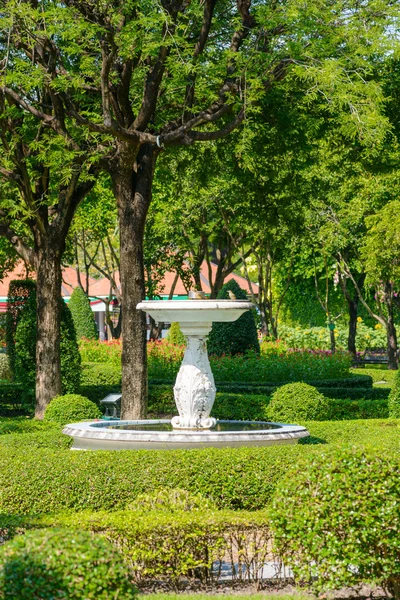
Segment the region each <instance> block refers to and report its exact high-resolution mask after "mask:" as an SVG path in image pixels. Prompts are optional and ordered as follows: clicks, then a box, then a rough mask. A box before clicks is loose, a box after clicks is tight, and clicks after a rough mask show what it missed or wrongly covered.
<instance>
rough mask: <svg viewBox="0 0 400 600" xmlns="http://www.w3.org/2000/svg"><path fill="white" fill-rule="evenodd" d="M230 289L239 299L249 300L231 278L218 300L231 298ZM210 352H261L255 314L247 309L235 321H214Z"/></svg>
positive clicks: (218, 354) (208, 345) (218, 353)
mask: <svg viewBox="0 0 400 600" xmlns="http://www.w3.org/2000/svg"><path fill="white" fill-rule="evenodd" d="M228 291H231V292H233V294H234V295H235V296H236V298H237V299H238V300H247V295H246V292H245V291H244V290H242V288H241V287H240V286H239V284H238V283H236V281H235V280H234V279H230V280H229V281H228V282H227V283H225V285H224V286H223V287H222V289H221V291H220V292H219V294H218V296H217V298H218V300H229V299H230V298H229V294H228ZM207 348H208V352H209V354H216V355H217V356H221V355H222V354H232V355H233V354H244V353H246V352H248V351H249V350H252V351H254V352H257V353H258V354H259V353H260V344H259V342H258V337H257V328H256V323H255V320H254V315H253V313H252V312H251V311H250V310H247V311H246V312H245V313H244V314H243V315H242V316H241V317H239V318H238V319H237V321H234V322H233V323H213V326H212V330H211V332H210V335H209V337H208V343H207Z"/></svg>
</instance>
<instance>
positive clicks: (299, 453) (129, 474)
mask: <svg viewBox="0 0 400 600" xmlns="http://www.w3.org/2000/svg"><path fill="white" fill-rule="evenodd" d="M305 425H306V427H308V429H309V431H310V433H311V436H312V438H311V439H309V438H305V439H304V440H303V441H302V444H298V445H295V446H272V447H266V448H257V447H253V448H224V449H215V448H207V449H201V450H166V451H156V450H153V451H144V450H141V451H135V452H132V451H129V450H121V451H118V452H115V451H96V452H70V451H69V450H68V451H65V450H54V451H53V450H50V449H44V448H42V449H41V448H37V449H36V448H34V449H30V448H29V447H26V448H21V449H20V450H18V449H13V451H12V452H10V450H9V449H8V448H1V447H0V513H11V514H26V513H36V514H38V513H52V512H57V511H60V510H65V509H73V510H75V511H78V510H84V509H93V510H112V509H113V510H120V509H124V508H126V507H127V506H129V505H132V503H134V501H135V498H136V497H137V496H138V495H139V494H142V493H150V492H152V491H155V490H157V489H159V488H176V487H178V488H184V489H186V490H187V491H189V492H192V493H200V494H202V495H203V496H205V497H207V498H208V499H209V500H210V501H211V502H213V503H214V505H215V506H216V507H218V508H229V509H235V510H237V509H246V510H257V509H261V508H264V507H265V506H267V504H268V503H269V501H270V499H271V497H272V494H273V492H274V490H275V487H276V485H277V483H278V481H279V480H280V479H281V477H282V476H283V475H284V474H285V473H286V471H287V469H288V468H289V466H290V465H291V464H295V463H297V462H298V461H299V460H300V459H301V458H302V457H304V456H307V455H310V456H314V454H318V452H320V451H321V449H323V448H324V443H330V444H332V445H339V446H341V445H343V444H352V445H359V446H363V445H364V444H373V445H374V446H376V448H377V449H379V452H383V453H385V452H389V451H390V452H397V454H399V455H400V427H399V425H400V421H399V420H397V421H396V420H388V421H375V420H370V421H368V420H366V421H361V420H360V421H343V422H342V423H333V422H327V423H323V422H320V423H316V422H314V423H310V424H305ZM312 443H313V444H315V445H312Z"/></svg>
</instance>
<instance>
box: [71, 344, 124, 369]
mask: <svg viewBox="0 0 400 600" xmlns="http://www.w3.org/2000/svg"><path fill="white" fill-rule="evenodd" d="M79 352H80V355H81V358H82V362H83V363H107V364H109V365H114V366H121V353H122V344H121V340H110V341H108V342H101V341H100V340H86V339H81V340H80V341H79Z"/></svg>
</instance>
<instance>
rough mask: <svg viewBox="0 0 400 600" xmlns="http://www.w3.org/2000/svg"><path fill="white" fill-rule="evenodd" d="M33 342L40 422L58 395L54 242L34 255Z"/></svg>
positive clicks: (58, 286)
mask: <svg viewBox="0 0 400 600" xmlns="http://www.w3.org/2000/svg"><path fill="white" fill-rule="evenodd" d="M36 256H37V262H36V272H37V291H36V297H37V318H36V323H37V341H36V410H35V416H36V418H38V419H42V418H43V415H44V411H45V410H46V406H47V405H48V403H49V402H50V400H52V399H53V398H54V397H55V396H58V395H60V394H61V360H60V294H61V252H60V248H59V244H58V243H57V242H54V240H53V241H52V240H49V241H47V242H43V244H42V245H41V247H40V249H38V250H37V253H36Z"/></svg>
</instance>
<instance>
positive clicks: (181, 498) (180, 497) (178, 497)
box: [132, 488, 212, 513]
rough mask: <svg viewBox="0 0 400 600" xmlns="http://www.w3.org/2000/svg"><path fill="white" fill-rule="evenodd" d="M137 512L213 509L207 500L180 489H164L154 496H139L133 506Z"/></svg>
mask: <svg viewBox="0 0 400 600" xmlns="http://www.w3.org/2000/svg"><path fill="white" fill-rule="evenodd" d="M132 508H134V509H135V510H141V511H144V512H147V511H149V512H150V511H154V510H157V511H163V512H169V513H171V512H182V511H192V510H205V509H208V508H212V506H211V504H210V502H209V501H208V500H207V498H204V497H203V496H201V495H200V494H191V493H190V492H188V491H187V490H182V489H180V488H174V489H171V488H163V489H160V490H157V491H156V492H154V493H152V494H139V495H138V497H137V498H136V500H135V503H134V505H133V506H132Z"/></svg>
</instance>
